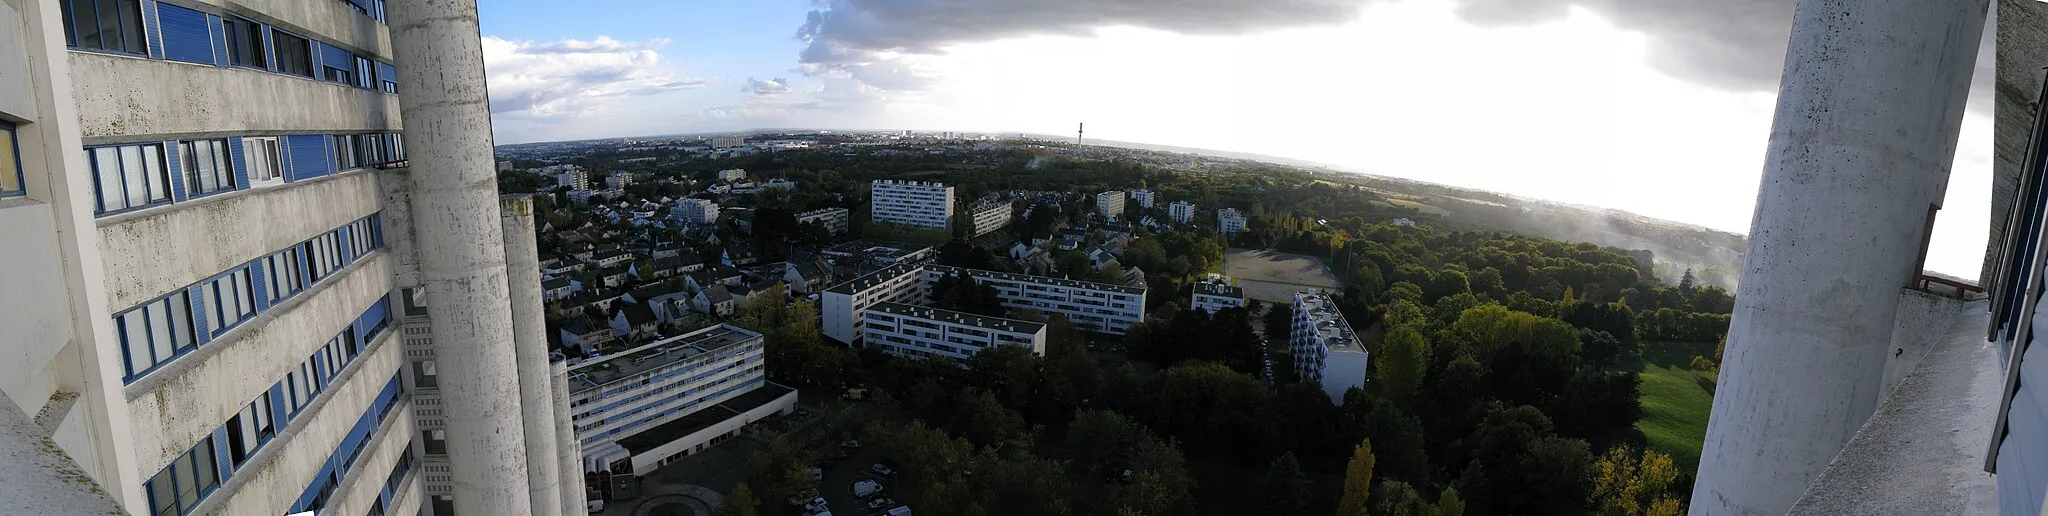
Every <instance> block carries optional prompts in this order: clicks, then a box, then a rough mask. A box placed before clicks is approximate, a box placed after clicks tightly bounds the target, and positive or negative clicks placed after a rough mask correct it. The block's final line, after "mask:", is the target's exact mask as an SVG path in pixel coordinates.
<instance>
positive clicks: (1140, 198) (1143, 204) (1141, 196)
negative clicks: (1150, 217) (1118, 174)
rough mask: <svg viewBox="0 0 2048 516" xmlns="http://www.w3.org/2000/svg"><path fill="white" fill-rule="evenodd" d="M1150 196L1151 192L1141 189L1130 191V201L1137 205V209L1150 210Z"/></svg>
mask: <svg viewBox="0 0 2048 516" xmlns="http://www.w3.org/2000/svg"><path fill="white" fill-rule="evenodd" d="M1152 196H1153V193H1152V191H1151V190H1146V189H1143V188H1139V189H1136V190H1131V201H1132V202H1136V203H1138V207H1139V208H1144V209H1148V210H1149V209H1152Z"/></svg>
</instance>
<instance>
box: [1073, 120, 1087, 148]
mask: <svg viewBox="0 0 2048 516" xmlns="http://www.w3.org/2000/svg"><path fill="white" fill-rule="evenodd" d="M1087 130H1088V123H1087V122H1081V125H1079V126H1075V127H1074V145H1080V144H1081V134H1082V133H1084V132H1086V131H1087Z"/></svg>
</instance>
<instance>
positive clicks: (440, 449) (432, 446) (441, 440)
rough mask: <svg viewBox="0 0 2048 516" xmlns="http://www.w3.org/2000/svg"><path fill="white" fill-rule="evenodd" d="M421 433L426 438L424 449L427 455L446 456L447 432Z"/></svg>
mask: <svg viewBox="0 0 2048 516" xmlns="http://www.w3.org/2000/svg"><path fill="white" fill-rule="evenodd" d="M421 433H422V434H425V437H426V439H425V445H426V446H425V448H426V450H427V454H429V455H446V454H447V453H448V431H447V430H427V431H425V432H421Z"/></svg>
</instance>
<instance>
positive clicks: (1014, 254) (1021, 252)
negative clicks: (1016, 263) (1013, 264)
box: [1010, 242, 1037, 260]
mask: <svg viewBox="0 0 2048 516" xmlns="http://www.w3.org/2000/svg"><path fill="white" fill-rule="evenodd" d="M1032 249H1037V248H1036V247H1031V246H1028V245H1024V243H1023V242H1017V243H1014V244H1010V259H1012V260H1022V259H1024V257H1025V256H1028V255H1030V254H1031V250H1032Z"/></svg>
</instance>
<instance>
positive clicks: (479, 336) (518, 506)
mask: <svg viewBox="0 0 2048 516" xmlns="http://www.w3.org/2000/svg"><path fill="white" fill-rule="evenodd" d="M390 7H391V13H390V16H389V19H390V24H391V43H392V46H393V48H394V49H395V50H396V53H397V55H398V63H397V64H398V83H399V84H402V85H405V86H404V87H405V88H406V89H405V91H406V94H405V95H404V96H403V97H400V98H399V102H400V106H401V108H402V109H403V110H404V113H405V116H406V118H408V119H412V120H417V121H418V123H416V124H414V125H413V126H412V127H410V128H409V130H407V131H406V132H405V148H406V150H407V152H408V153H409V156H408V158H409V161H410V162H411V164H412V167H413V170H412V173H410V174H408V176H409V177H410V178H411V179H412V181H411V185H412V209H413V216H412V227H413V233H414V235H413V236H414V237H415V240H414V241H416V242H418V243H419V246H418V248H417V249H416V250H415V251H416V252H417V253H418V256H419V263H420V280H421V281H420V283H421V284H422V285H424V286H425V288H426V289H427V295H428V298H429V300H428V303H427V312H428V318H429V319H431V320H432V321H433V329H434V348H435V355H436V356H444V357H461V358H462V359H461V360H440V361H438V362H437V363H438V365H439V371H438V372H439V373H440V374H439V376H440V384H441V397H442V401H443V403H442V404H441V406H442V407H443V408H444V409H445V414H446V416H447V417H446V421H447V430H448V437H449V439H448V464H449V467H450V469H451V470H452V471H451V473H452V475H451V476H452V477H453V479H454V489H452V492H451V493H450V494H451V495H453V497H454V505H455V510H457V511H460V512H461V513H463V514H518V513H521V512H526V511H530V510H532V508H533V504H532V497H531V496H529V495H528V493H527V487H528V485H527V481H526V462H527V460H528V457H527V456H526V455H525V453H524V452H525V450H526V438H525V432H524V431H523V430H524V429H523V428H522V427H521V425H520V423H519V418H520V416H521V411H520V407H519V400H520V396H519V394H520V392H519V377H518V374H519V367H518V364H517V360H516V359H515V358H514V349H513V338H512V310H511V303H510V301H509V299H510V295H509V293H508V292H507V288H508V283H507V280H506V272H505V251H504V248H505V239H504V229H503V228H502V227H500V223H499V221H498V207H497V202H498V191H497V171H496V168H495V167H496V165H497V163H496V161H495V159H496V157H495V155H494V151H493V149H492V145H491V116H490V108H489V99H488V98H487V96H486V94H485V84H484V63H483V48H482V45H483V41H482V39H481V38H480V36H479V29H478V25H477V23H478V22H477V12H476V2H475V1H474V0H443V1H435V2H397V3H394V4H391V6H390ZM534 459H535V460H545V458H534Z"/></svg>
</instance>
